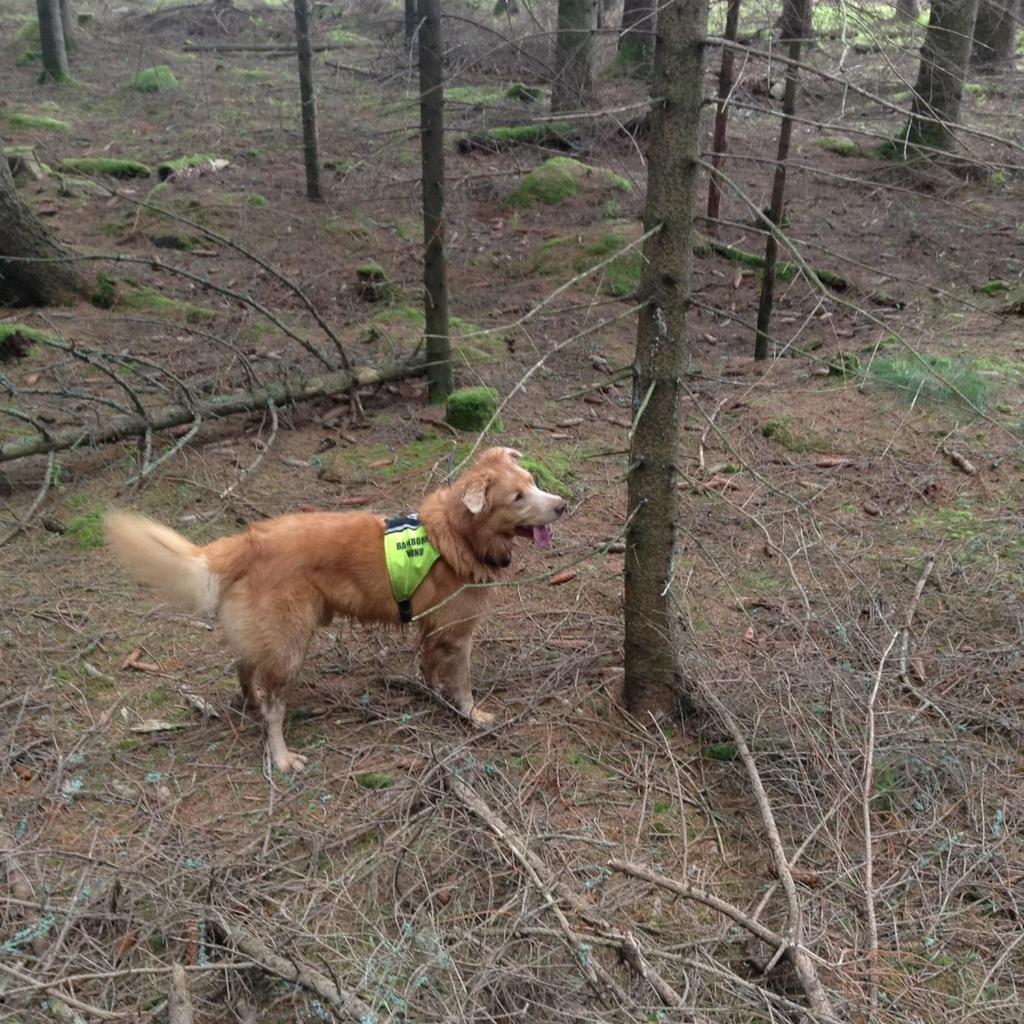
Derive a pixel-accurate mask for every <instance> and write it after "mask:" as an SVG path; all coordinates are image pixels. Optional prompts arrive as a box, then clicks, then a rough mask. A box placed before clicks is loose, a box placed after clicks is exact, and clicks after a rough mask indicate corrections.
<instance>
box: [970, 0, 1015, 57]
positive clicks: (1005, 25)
mask: <svg viewBox="0 0 1024 1024" xmlns="http://www.w3.org/2000/svg"><path fill="white" fill-rule="evenodd" d="M1020 5H1021V0H981V2H980V3H979V4H978V17H977V18H976V19H975V22H974V44H973V46H972V48H971V67H972V68H974V69H975V70H977V71H980V72H983V73H986V74H992V73H994V72H997V71H1008V70H1011V69H1012V68H1013V65H1014V61H1015V60H1016V57H1017V30H1018V29H1019V27H1020Z"/></svg>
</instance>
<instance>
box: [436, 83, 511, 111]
mask: <svg viewBox="0 0 1024 1024" xmlns="http://www.w3.org/2000/svg"><path fill="white" fill-rule="evenodd" d="M444 98H445V100H451V101H452V102H453V103H469V104H472V105H473V106H481V107H494V106H497V105H498V104H499V103H501V101H502V100H503V99H505V93H503V92H502V91H501V89H498V88H495V87H494V86H488V85H456V86H453V87H452V88H451V89H445V92H444Z"/></svg>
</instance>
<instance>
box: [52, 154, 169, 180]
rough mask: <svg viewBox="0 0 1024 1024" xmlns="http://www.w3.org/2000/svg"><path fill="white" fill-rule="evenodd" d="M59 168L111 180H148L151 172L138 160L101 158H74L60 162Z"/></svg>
mask: <svg viewBox="0 0 1024 1024" xmlns="http://www.w3.org/2000/svg"><path fill="white" fill-rule="evenodd" d="M60 166H61V169H62V170H65V171H77V172H78V173H79V174H91V175H101V174H105V175H108V176H109V177H111V178H148V177H149V176H150V175H151V174H152V173H153V172H152V170H150V168H149V167H148V166H147V165H146V164H143V163H139V161H138V160H113V159H110V158H108V157H101V156H76V157H69V158H68V159H66V160H61V162H60Z"/></svg>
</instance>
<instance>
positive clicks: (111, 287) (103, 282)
mask: <svg viewBox="0 0 1024 1024" xmlns="http://www.w3.org/2000/svg"><path fill="white" fill-rule="evenodd" d="M90 301H91V302H92V304H93V305H94V306H96V307H97V308H98V309H113V308H114V306H115V304H116V303H117V278H116V277H114V276H113V275H112V274H108V273H106V272H105V271H102V270H101V271H100V272H99V273H98V274H97V275H96V290H95V291H94V292H93V293H92V295H91V297H90Z"/></svg>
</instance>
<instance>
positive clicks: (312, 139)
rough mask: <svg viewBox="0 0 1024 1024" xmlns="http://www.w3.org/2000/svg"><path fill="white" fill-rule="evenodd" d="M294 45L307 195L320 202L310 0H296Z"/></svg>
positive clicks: (318, 142) (321, 196)
mask: <svg viewBox="0 0 1024 1024" xmlns="http://www.w3.org/2000/svg"><path fill="white" fill-rule="evenodd" d="M295 47H296V49H297V51H298V55H299V97H300V98H301V100H302V154H303V159H304V160H305V163H306V198H307V199H311V200H312V201H314V202H319V201H320V200H321V199H322V198H323V193H322V192H321V191H320V141H319V138H318V133H317V124H316V91H315V89H314V88H313V44H312V42H311V41H310V38H309V0H295Z"/></svg>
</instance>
